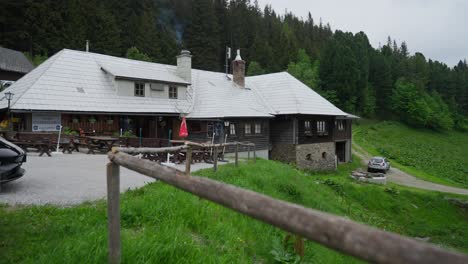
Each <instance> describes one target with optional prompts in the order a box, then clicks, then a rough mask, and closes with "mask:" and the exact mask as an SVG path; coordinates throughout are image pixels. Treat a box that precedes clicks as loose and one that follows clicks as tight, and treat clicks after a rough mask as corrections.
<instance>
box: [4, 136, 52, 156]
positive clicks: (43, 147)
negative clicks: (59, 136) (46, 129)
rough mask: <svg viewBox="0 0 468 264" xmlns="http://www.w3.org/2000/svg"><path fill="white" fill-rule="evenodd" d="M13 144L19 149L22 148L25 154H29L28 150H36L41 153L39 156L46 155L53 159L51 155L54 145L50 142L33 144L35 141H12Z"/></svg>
mask: <svg viewBox="0 0 468 264" xmlns="http://www.w3.org/2000/svg"><path fill="white" fill-rule="evenodd" d="M11 142H12V143H13V144H15V145H17V146H18V147H20V148H22V149H23V150H24V152H28V148H35V149H37V151H38V152H39V156H42V155H44V154H46V155H47V156H49V157H51V156H52V155H51V154H50V153H51V151H52V150H53V148H52V145H51V144H50V143H49V142H45V141H43V142H33V141H16V140H11Z"/></svg>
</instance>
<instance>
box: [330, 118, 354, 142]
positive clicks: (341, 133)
mask: <svg viewBox="0 0 468 264" xmlns="http://www.w3.org/2000/svg"><path fill="white" fill-rule="evenodd" d="M340 121H341V122H343V128H344V129H343V130H339V129H338V127H336V129H335V135H334V139H335V140H346V139H351V132H352V129H351V123H352V120H350V119H338V120H336V124H338V122H340Z"/></svg>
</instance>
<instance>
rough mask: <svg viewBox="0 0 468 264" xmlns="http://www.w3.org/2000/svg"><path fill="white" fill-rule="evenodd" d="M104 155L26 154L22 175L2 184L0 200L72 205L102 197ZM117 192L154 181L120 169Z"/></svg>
mask: <svg viewBox="0 0 468 264" xmlns="http://www.w3.org/2000/svg"><path fill="white" fill-rule="evenodd" d="M107 162H108V159H107V155H86V154H82V153H73V154H63V155H57V156H52V157H47V156H44V157H39V156H37V155H36V153H28V160H27V162H26V163H24V164H23V166H22V168H24V169H25V170H26V174H25V175H24V176H23V177H21V178H20V179H18V180H16V181H12V182H9V183H7V184H4V185H2V190H1V192H0V203H7V204H10V205H15V204H26V205H31V204H34V205H44V204H54V205H62V206H67V205H73V204H78V203H82V202H84V201H90V200H96V199H100V198H104V197H106V191H107V190H106V188H107V187H106V164H107ZM120 172H121V176H120V191H121V192H124V191H126V190H128V189H129V188H130V189H134V188H138V187H141V186H143V185H145V184H146V183H148V182H152V181H154V180H153V179H151V178H148V177H146V176H143V175H141V174H139V173H137V172H133V171H130V170H127V169H125V168H121V170H120Z"/></svg>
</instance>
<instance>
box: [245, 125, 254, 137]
mask: <svg viewBox="0 0 468 264" xmlns="http://www.w3.org/2000/svg"><path fill="white" fill-rule="evenodd" d="M244 130H245V134H246V135H250V134H251V133H252V130H251V127H250V124H245V127H244Z"/></svg>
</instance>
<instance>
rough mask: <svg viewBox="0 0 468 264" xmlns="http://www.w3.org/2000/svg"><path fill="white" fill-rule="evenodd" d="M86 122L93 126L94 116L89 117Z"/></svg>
mask: <svg viewBox="0 0 468 264" xmlns="http://www.w3.org/2000/svg"><path fill="white" fill-rule="evenodd" d="M88 121H89V122H90V123H91V124H94V123H96V118H95V117H94V116H91V117H89V119H88Z"/></svg>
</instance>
